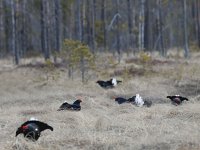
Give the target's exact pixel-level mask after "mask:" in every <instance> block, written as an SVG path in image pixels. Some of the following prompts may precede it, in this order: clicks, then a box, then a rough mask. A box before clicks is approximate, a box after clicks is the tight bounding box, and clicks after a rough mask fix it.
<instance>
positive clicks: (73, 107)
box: [58, 99, 82, 111]
mask: <svg viewBox="0 0 200 150" xmlns="http://www.w3.org/2000/svg"><path fill="white" fill-rule="evenodd" d="M81 102H82V100H80V99H78V100H76V101H75V102H74V103H73V104H69V103H67V102H64V103H63V104H62V105H61V106H60V107H59V109H58V111H60V110H76V111H79V110H81V105H80V103H81Z"/></svg>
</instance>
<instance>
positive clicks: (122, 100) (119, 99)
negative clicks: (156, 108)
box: [115, 94, 152, 107]
mask: <svg viewBox="0 0 200 150" xmlns="http://www.w3.org/2000/svg"><path fill="white" fill-rule="evenodd" d="M136 97H137V94H136V96H133V97H131V98H128V99H125V98H123V97H117V98H115V101H116V102H118V104H123V103H132V104H135V105H137V106H138V105H139V104H138V103H141V104H140V105H141V106H143V105H144V106H146V107H151V105H152V102H151V101H147V100H145V101H143V100H142V99H141V101H140V102H138V100H137V99H136Z"/></svg>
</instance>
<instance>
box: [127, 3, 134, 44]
mask: <svg viewBox="0 0 200 150" xmlns="http://www.w3.org/2000/svg"><path fill="white" fill-rule="evenodd" d="M127 18H128V48H131V47H132V42H133V39H132V28H133V24H132V12H131V2H130V0H127Z"/></svg>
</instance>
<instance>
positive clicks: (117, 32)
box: [116, 0, 121, 63]
mask: <svg viewBox="0 0 200 150" xmlns="http://www.w3.org/2000/svg"><path fill="white" fill-rule="evenodd" d="M116 14H117V17H116V26H117V29H116V39H117V53H118V62H119V63H120V61H121V50H120V34H119V16H120V15H119V0H117V3H116Z"/></svg>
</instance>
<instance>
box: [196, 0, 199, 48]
mask: <svg viewBox="0 0 200 150" xmlns="http://www.w3.org/2000/svg"><path fill="white" fill-rule="evenodd" d="M199 8H200V2H199V0H196V11H197V12H196V13H197V16H196V24H197V42H198V47H199V48H200V11H199Z"/></svg>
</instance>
